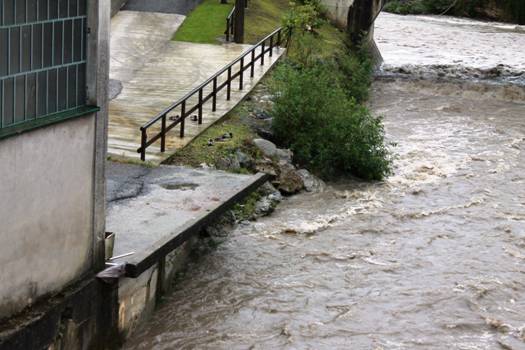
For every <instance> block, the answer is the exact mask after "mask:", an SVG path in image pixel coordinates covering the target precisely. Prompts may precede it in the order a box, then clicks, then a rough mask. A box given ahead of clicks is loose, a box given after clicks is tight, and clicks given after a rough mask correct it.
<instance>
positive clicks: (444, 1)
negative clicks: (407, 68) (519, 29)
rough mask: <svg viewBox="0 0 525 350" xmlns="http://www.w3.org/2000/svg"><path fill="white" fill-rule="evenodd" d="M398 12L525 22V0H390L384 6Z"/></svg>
mask: <svg viewBox="0 0 525 350" xmlns="http://www.w3.org/2000/svg"><path fill="white" fill-rule="evenodd" d="M384 10H385V11H387V12H393V13H398V14H403V15H406V14H448V15H454V16H465V17H474V18H486V19H492V20H499V21H508V22H515V23H519V24H525V1H523V0H498V1H496V0H390V1H389V2H388V3H387V4H386V5H385V8H384Z"/></svg>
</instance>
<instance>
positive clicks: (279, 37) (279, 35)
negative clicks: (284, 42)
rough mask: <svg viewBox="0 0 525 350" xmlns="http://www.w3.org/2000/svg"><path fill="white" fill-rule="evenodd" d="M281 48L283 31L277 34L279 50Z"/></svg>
mask: <svg viewBox="0 0 525 350" xmlns="http://www.w3.org/2000/svg"><path fill="white" fill-rule="evenodd" d="M280 48H281V29H279V31H278V32H277V49H278V50H279V49H280Z"/></svg>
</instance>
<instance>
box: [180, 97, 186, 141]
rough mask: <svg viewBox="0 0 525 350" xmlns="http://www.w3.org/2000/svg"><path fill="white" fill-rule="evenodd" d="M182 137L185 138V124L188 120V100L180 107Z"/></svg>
mask: <svg viewBox="0 0 525 350" xmlns="http://www.w3.org/2000/svg"><path fill="white" fill-rule="evenodd" d="M180 118H181V119H180V137H181V138H183V137H184V122H185V120H186V100H184V101H182V104H181V106H180Z"/></svg>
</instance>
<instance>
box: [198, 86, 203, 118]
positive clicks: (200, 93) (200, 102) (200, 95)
mask: <svg viewBox="0 0 525 350" xmlns="http://www.w3.org/2000/svg"><path fill="white" fill-rule="evenodd" d="M199 124H202V88H201V89H200V90H199Z"/></svg>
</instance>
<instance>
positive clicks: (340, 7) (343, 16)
mask: <svg viewBox="0 0 525 350" xmlns="http://www.w3.org/2000/svg"><path fill="white" fill-rule="evenodd" d="M321 3H322V4H323V6H324V7H325V8H326V9H327V10H328V16H329V18H330V19H331V20H332V21H333V22H334V23H335V24H336V25H337V26H338V27H339V28H341V29H345V28H346V26H347V22H348V11H349V9H350V6H352V4H353V3H354V0H321Z"/></svg>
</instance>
